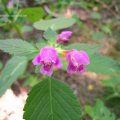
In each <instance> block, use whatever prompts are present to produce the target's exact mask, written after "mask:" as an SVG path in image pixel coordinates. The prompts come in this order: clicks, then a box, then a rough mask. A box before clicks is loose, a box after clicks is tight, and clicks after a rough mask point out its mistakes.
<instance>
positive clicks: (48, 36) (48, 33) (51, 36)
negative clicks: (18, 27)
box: [44, 29, 57, 41]
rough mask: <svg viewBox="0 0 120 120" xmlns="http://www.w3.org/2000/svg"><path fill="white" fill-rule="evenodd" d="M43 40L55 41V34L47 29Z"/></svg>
mask: <svg viewBox="0 0 120 120" xmlns="http://www.w3.org/2000/svg"><path fill="white" fill-rule="evenodd" d="M44 38H45V39H47V40H52V41H54V40H56V39H57V33H56V32H55V31H53V30H51V29H48V30H47V31H45V32H44Z"/></svg>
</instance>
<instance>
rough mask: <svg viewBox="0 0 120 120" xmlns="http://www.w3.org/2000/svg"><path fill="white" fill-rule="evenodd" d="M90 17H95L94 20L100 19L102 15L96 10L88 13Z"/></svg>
mask: <svg viewBox="0 0 120 120" xmlns="http://www.w3.org/2000/svg"><path fill="white" fill-rule="evenodd" d="M90 18H91V19H95V20H100V19H101V18H102V16H101V14H100V13H98V12H92V13H91V14H90Z"/></svg>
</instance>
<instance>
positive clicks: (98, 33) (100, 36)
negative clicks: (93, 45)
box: [92, 32, 105, 40]
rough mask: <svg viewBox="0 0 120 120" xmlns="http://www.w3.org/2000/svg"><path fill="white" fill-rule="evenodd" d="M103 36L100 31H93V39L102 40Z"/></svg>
mask: <svg viewBox="0 0 120 120" xmlns="http://www.w3.org/2000/svg"><path fill="white" fill-rule="evenodd" d="M104 38H105V35H104V33H102V32H94V33H93V35H92V39H93V40H103V39H104Z"/></svg>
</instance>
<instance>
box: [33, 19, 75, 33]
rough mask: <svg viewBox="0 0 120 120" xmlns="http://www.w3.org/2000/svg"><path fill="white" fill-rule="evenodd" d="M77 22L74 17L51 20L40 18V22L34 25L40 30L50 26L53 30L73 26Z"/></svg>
mask: <svg viewBox="0 0 120 120" xmlns="http://www.w3.org/2000/svg"><path fill="white" fill-rule="evenodd" d="M74 23H75V20H74V19H73V18H64V17H59V18H54V19H50V20H40V21H38V22H35V23H34V27H35V28H36V29H38V30H44V31H45V30H47V29H48V28H51V29H52V30H60V29H64V28H68V27H70V26H72V25H73V24H74Z"/></svg>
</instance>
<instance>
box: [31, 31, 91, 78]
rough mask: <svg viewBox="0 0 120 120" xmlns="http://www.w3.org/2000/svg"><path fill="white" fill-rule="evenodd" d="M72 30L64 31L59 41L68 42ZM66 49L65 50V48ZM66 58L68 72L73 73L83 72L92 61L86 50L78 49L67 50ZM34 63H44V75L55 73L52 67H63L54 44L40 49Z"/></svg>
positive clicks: (42, 68)
mask: <svg viewBox="0 0 120 120" xmlns="http://www.w3.org/2000/svg"><path fill="white" fill-rule="evenodd" d="M71 34H72V32H70V31H66V32H62V33H61V34H60V35H59V36H58V39H57V40H56V41H57V43H61V42H65V43H66V42H67V41H68V38H69V37H70V36H71ZM63 51H65V50H63ZM65 57H66V60H67V61H68V67H67V72H68V73H69V74H73V73H75V72H76V73H83V72H84V71H85V70H86V69H85V65H88V64H89V63H90V60H89V56H88V55H87V53H86V52H85V51H77V50H75V49H73V50H69V51H67V50H66V52H65ZM32 62H33V64H34V65H42V66H41V70H40V72H41V73H42V74H44V75H48V76H51V75H52V73H53V70H52V67H53V66H55V67H56V68H62V63H61V60H60V58H59V56H58V53H57V49H56V48H54V47H53V46H46V47H44V48H42V49H41V50H40V53H39V54H38V55H37V56H36V57H35V58H34V59H33V61H32Z"/></svg>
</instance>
